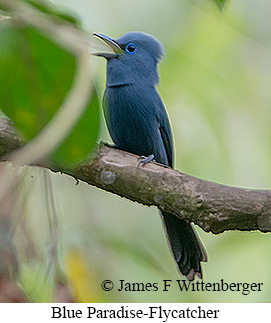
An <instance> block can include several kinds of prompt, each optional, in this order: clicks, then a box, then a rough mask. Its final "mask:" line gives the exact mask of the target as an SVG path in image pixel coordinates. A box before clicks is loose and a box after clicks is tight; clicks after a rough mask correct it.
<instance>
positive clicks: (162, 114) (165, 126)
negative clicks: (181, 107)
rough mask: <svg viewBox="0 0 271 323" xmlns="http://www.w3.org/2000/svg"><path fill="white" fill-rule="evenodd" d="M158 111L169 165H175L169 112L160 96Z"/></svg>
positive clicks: (160, 129)
mask: <svg viewBox="0 0 271 323" xmlns="http://www.w3.org/2000/svg"><path fill="white" fill-rule="evenodd" d="M158 101H159V103H158V105H157V107H158V111H157V121H158V124H159V131H160V134H161V137H162V141H163V144H164V147H165V151H166V154H167V159H168V165H169V166H170V167H173V142H172V134H171V129H170V124H169V119H168V116H167V112H166V110H165V107H164V104H163V102H162V101H161V99H160V97H159V96H158Z"/></svg>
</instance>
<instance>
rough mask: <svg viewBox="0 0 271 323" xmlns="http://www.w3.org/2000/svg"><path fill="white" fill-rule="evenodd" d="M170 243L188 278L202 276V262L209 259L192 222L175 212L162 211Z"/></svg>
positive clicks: (182, 271) (181, 268) (180, 267)
mask: <svg viewBox="0 0 271 323" xmlns="http://www.w3.org/2000/svg"><path fill="white" fill-rule="evenodd" d="M162 215H163V218H164V223H165V227H166V232H167V235H168V240H169V244H170V246H171V249H172V252H173V255H174V258H175V260H176V262H177V264H178V267H179V269H180V271H181V273H182V274H183V275H184V276H186V277H187V279H188V280H193V279H194V278H195V275H197V276H198V277H199V278H202V272H201V264H200V263H201V262H206V261H207V256H206V253H205V251H204V248H203V246H202V244H201V242H200V241H199V239H198V237H197V236H196V234H195V232H194V230H193V228H192V227H191V225H190V223H188V222H186V221H185V220H182V219H180V218H178V217H176V216H175V215H173V214H170V213H166V212H162Z"/></svg>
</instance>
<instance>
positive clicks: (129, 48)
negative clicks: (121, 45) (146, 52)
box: [125, 43, 136, 54]
mask: <svg viewBox="0 0 271 323" xmlns="http://www.w3.org/2000/svg"><path fill="white" fill-rule="evenodd" d="M125 51H126V53H128V54H133V53H135V52H136V45H135V44H132V43H130V44H128V45H127V46H126V47H125Z"/></svg>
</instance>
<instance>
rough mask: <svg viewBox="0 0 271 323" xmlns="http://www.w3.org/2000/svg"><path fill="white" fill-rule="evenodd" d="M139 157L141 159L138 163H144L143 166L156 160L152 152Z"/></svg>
mask: <svg viewBox="0 0 271 323" xmlns="http://www.w3.org/2000/svg"><path fill="white" fill-rule="evenodd" d="M138 159H139V163H138V164H143V166H144V165H146V164H148V163H149V162H151V161H153V160H154V155H153V154H151V155H149V156H140V157H139V158H138Z"/></svg>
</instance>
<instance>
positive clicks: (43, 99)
mask: <svg viewBox="0 0 271 323" xmlns="http://www.w3.org/2000/svg"><path fill="white" fill-rule="evenodd" d="M0 70H1V73H0V109H1V110H2V111H3V112H4V113H5V114H6V115H7V116H8V117H9V118H10V119H12V120H13V122H14V125H15V127H16V128H17V129H18V130H19V131H20V132H21V134H22V135H23V136H24V138H25V139H26V141H27V140H31V139H33V138H34V137H35V136H36V135H37V134H38V133H39V132H40V131H41V130H42V129H43V128H44V126H45V125H46V124H47V123H48V122H49V121H50V120H51V119H52V118H53V116H54V115H55V113H56V112H57V111H58V109H59V107H60V106H61V104H62V102H63V100H64V99H65V97H66V95H67V93H68V91H69V90H70V88H71V86H72V83H73V79H74V75H75V71H76V65H75V58H74V57H73V56H72V55H71V54H70V53H68V52H66V51H65V50H64V49H62V48H60V47H58V46H57V44H55V43H54V42H53V41H51V40H49V39H47V38H46V37H45V36H43V35H41V34H40V33H39V32H38V31H36V30H35V29H32V28H15V27H14V26H0ZM98 131H99V104H98V98H97V94H96V92H95V91H94V92H93V95H92V97H90V101H89V103H88V107H87V108H86V110H85V111H84V113H83V114H82V117H81V119H80V120H79V122H78V123H77V125H76V126H75V128H74V129H73V130H72V132H71V133H70V135H69V136H68V138H67V139H66V140H65V141H64V142H63V143H62V144H61V146H60V147H59V148H58V149H57V150H56V151H55V152H54V153H53V154H52V156H51V161H52V163H53V164H54V165H61V166H64V165H65V166H67V167H68V166H71V165H72V164H73V163H76V162H79V161H81V160H83V159H84V158H86V157H87V155H88V154H89V153H91V151H92V149H93V147H94V144H95V141H96V138H97V135H98ZM56 135H57V134H56Z"/></svg>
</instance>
